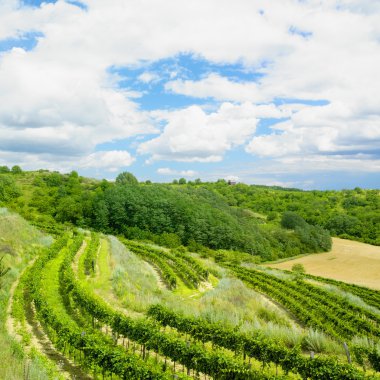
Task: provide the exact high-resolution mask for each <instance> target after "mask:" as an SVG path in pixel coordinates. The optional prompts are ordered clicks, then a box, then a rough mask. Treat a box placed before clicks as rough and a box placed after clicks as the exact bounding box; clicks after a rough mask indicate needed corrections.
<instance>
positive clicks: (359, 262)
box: [269, 238, 380, 289]
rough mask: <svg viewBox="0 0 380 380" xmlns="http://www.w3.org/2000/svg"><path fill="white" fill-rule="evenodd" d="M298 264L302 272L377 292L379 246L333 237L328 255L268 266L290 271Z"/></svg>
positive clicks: (379, 266) (322, 254)
mask: <svg viewBox="0 0 380 380" xmlns="http://www.w3.org/2000/svg"><path fill="white" fill-rule="evenodd" d="M297 263H299V264H302V265H303V266H304V267H305V270H306V273H309V274H312V275H316V276H323V277H327V278H332V279H335V280H339V281H345V282H349V283H353V284H357V285H362V286H367V287H370V288H373V289H380V247H378V246H373V245H369V244H365V243H360V242H357V241H351V240H345V239H339V238H333V246H332V250H331V251H330V252H325V253H318V254H312V255H308V256H304V257H301V258H297V259H294V260H288V261H283V262H281V263H277V264H270V265H269V266H270V267H271V268H278V269H287V270H290V269H291V268H292V266H293V265H294V264H297Z"/></svg>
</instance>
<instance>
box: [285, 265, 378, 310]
mask: <svg viewBox="0 0 380 380" xmlns="http://www.w3.org/2000/svg"><path fill="white" fill-rule="evenodd" d="M284 272H286V273H289V274H292V273H293V272H291V271H287V270H284ZM302 276H303V277H306V278H309V279H311V280H315V281H318V282H322V283H325V284H331V285H335V286H337V287H339V288H340V289H342V290H344V291H347V292H350V293H352V294H354V295H356V296H358V297H360V298H361V299H362V300H363V301H364V302H366V303H367V304H368V305H370V306H373V307H376V308H378V309H379V308H380V291H379V290H375V289H370V288H367V287H365V286H360V285H356V284H348V283H346V282H343V281H338V280H333V279H332V278H325V277H321V276H315V275H311V274H303V275H302Z"/></svg>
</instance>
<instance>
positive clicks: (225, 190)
mask: <svg viewBox="0 0 380 380" xmlns="http://www.w3.org/2000/svg"><path fill="white" fill-rule="evenodd" d="M202 186H203V187H207V188H208V189H209V190H212V191H215V192H217V193H218V194H220V195H222V196H223V197H224V199H225V200H226V201H227V202H228V203H229V204H230V205H232V206H238V207H242V208H247V209H251V210H253V211H255V212H261V213H264V214H266V215H267V216H268V217H269V218H268V220H272V219H271V218H272V215H273V214H272V213H273V212H276V213H280V214H283V213H284V212H289V211H291V212H295V213H297V214H298V215H299V216H300V217H302V218H303V219H304V220H305V221H306V222H307V223H309V224H311V225H314V226H321V227H323V228H326V229H328V230H329V231H330V232H331V233H332V234H333V235H337V236H341V237H345V238H350V239H353V240H359V241H363V242H367V243H370V244H376V245H380V193H379V190H364V189H360V188H356V189H354V190H341V191H331V190H329V191H316V190H313V191H300V190H297V189H284V188H279V187H275V186H274V187H267V186H255V185H245V184H237V185H235V186H227V185H226V184H225V183H223V182H219V181H218V182H217V183H209V184H202ZM301 224H302V222H301ZM301 227H302V226H301ZM291 228H294V227H291Z"/></svg>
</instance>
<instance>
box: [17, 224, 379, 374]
mask: <svg viewBox="0 0 380 380" xmlns="http://www.w3.org/2000/svg"><path fill="white" fill-rule="evenodd" d="M116 248H117V249H119V250H123V251H122V252H124V253H123V254H119V256H118V254H117V253H116ZM126 255H129V256H126ZM126 257H128V258H130V259H129V260H125V258H126ZM121 259H124V260H125V266H124V267H122V270H121V269H120V268H115V266H117V265H119V264H120V263H121V262H122V261H120V263H119V261H118V260H121ZM211 261H212V260H211V259H210V258H207V259H206V258H204V257H201V256H199V255H197V254H194V253H191V252H189V251H188V250H187V249H185V248H177V249H168V248H162V247H159V246H155V245H151V244H148V243H143V242H137V241H133V240H127V239H124V238H120V239H116V238H115V237H112V238H111V237H107V236H105V235H101V234H99V233H88V232H85V231H81V232H78V231H74V230H72V231H70V230H68V231H66V232H63V233H61V234H57V235H56V239H55V241H54V243H53V244H52V245H51V246H50V247H47V248H44V249H42V250H41V251H39V252H38V255H37V257H36V258H35V259H34V260H32V261H31V262H30V263H29V265H28V266H27V267H26V269H25V270H24V271H23V272H22V275H21V276H20V277H19V279H18V283H17V287H16V288H15V290H14V293H13V297H12V308H11V313H12V318H13V322H14V327H15V331H16V333H17V335H18V336H19V339H20V340H21V342H22V345H23V346H24V349H25V350H27V349H28V347H30V346H31V345H32V344H33V343H32V342H33V340H34V337H33V334H34V333H33V332H32V331H31V329H30V328H29V327H28V326H29V325H30V323H31V320H33V321H35V323H36V325H37V326H38V328H39V329H40V330H41V331H42V332H43V333H44V334H46V336H47V337H48V340H49V341H50V342H51V343H52V346H53V349H54V350H55V351H56V353H57V354H56V356H58V354H59V355H61V356H62V357H64V358H66V359H67V363H68V364H67V365H66V366H65V368H62V369H60V370H58V372H57V373H56V374H54V375H51V378H60V377H62V378H70V377H71V378H74V375H73V373H74V372H75V378H82V379H90V378H93V379H111V378H112V379H173V378H174V379H242V380H243V379H337V380H338V379H339V380H341V379H353V380H354V379H380V373H379V372H380V365H379V363H380V345H379V343H378V342H379V337H380V310H379V308H378V306H379V298H380V296H379V292H377V291H375V290H371V289H368V288H363V287H359V286H355V285H349V284H346V283H340V282H338V281H334V280H328V279H324V278H320V277H315V276H303V277H302V278H300V277H294V276H293V274H292V273H291V272H286V271H274V270H271V271H270V270H265V269H264V268H262V267H258V266H252V264H249V265H248V264H247V265H241V264H237V263H234V262H233V260H232V261H229V260H224V261H222V262H216V261H215V260H214V261H213V262H211ZM132 263H133V264H132ZM120 265H121V264H120ZM133 265H141V268H143V265H145V266H146V268H148V269H149V270H150V271H151V273H154V274H155V275H156V276H157V277H158V278H160V280H161V282H162V289H160V290H156V291H155V293H156V295H155V297H156V298H154V297H152V299H150V301H149V302H148V301H147V302H146V304H144V305H143V306H141V305H140V306H139V308H138V309H137V308H135V309H134V308H133V307H128V305H130V304H128V303H127V304H126V303H123V296H122V295H121V294H123V293H121V291H120V289H119V291H115V286H116V285H115V284H118V286H119V287H120V286H121V285H120V283H118V282H117V283H116V282H112V281H114V279H113V278H112V273H116V272H117V273H119V276H120V275H121V276H123V277H125V278H123V280H125V281H127V278H128V276H129V275H131V276H133V275H136V270H135V267H133V268H134V269H133V271H131V272H129V270H131V266H133ZM128 266H129V267H130V268H129V269H128ZM105 267H107V268H105ZM105 269H107V270H106V271H105ZM148 269H147V270H148ZM132 272H134V273H132ZM141 275H142V276H147V275H146V274H143V272H141ZM102 276H103V277H104V278H102ZM109 277H111V278H109ZM152 278H154V276H152ZM227 279H232V280H233V281H236V282H237V283H239V286H240V287H241V289H243V287H245V288H244V289H246V290H244V291H245V292H249V293H247V294H250V295H252V294H254V295H255V297H257V298H258V299H259V298H263V297H264V296H265V299H266V300H270V301H268V302H272V303H275V304H276V305H278V309H276V308H275V307H274V306H273V308H272V310H274V311H273V312H272V313H273V314H274V315H276V318H277V319H278V321H277V322H278V323H279V324H281V323H282V324H283V325H284V326H291V325H295V326H296V329H297V330H294V331H298V334H299V337H298V340H297V339H296V340H295V341H292V340H290V339H288V340H286V339H282V338H281V337H280V336H276V335H272V336H268V335H266V334H265V333H264V331H265V329H263V328H262V327H261V328H260V327H259V326H258V325H257V322H256V324H254V323H253V324H252V325H250V328H249V329H243V328H241V326H239V324H237V325H234V324H233V323H229V322H224V323H221V322H218V321H217V320H212V318H209V317H207V314H202V313H198V314H197V313H192V312H191V310H188V311H187V312H186V307H188V309H191V305H193V307H194V308H196V306H195V305H196V304H197V302H198V303H201V302H202V300H203V299H206V301H207V297H211V295H212V294H213V292H217V291H219V292H221V291H222V290H220V289H219V288H220V287H221V284H222V283H223V281H226V280H227ZM149 281H150V280H149V279H148V277H146V279H145V282H149ZM239 281H240V282H239ZM143 283H144V279H143V280H142V282H141V284H140V285H139V287H140V288H141V287H142V286H143V285H142V284H143ZM124 284H125V283H124ZM327 284H328V285H329V286H331V285H333V286H334V287H336V288H339V289H340V290H341V291H342V292H346V293H349V294H351V295H355V296H356V297H360V299H361V300H362V303H358V304H355V303H353V302H351V301H350V299H349V298H347V297H344V296H343V295H341V294H338V293H336V292H332V291H330V290H329V288H328V287H326V285H327ZM124 291H125V292H132V293H133V292H134V291H136V290H133V291H132V290H128V289H124ZM124 294H125V293H124ZM220 294H224V296H226V294H227V293H220ZM236 297H238V295H236ZM176 303H177V304H178V305H176ZM211 303H214V299H212V301H211ZM184 305H185V306H186V305H187V306H186V307H184ZM215 310H217V306H215ZM276 310H278V313H280V311H279V310H281V313H282V314H281V315H282V316H281V318H283V320H281V318H280V317H279V316H278V315H277V312H276ZM231 312H232V310H231ZM247 312H248V313H249V310H248V311H247ZM266 313H267V314H268V313H269V312H268V311H266ZM258 315H264V316H265V310H264V311H263V309H260V310H259V312H258ZM263 318H264V317H263ZM266 318H267V322H268V328H270V327H269V326H270V325H271V323H272V325H273V321H272V322H270V321H269V320H268V318H269V317H268V316H266ZM271 318H275V317H274V316H273V315H272V316H271ZM269 319H270V318H269ZM283 328H284V329H285V327H283ZM288 328H289V329H290V327H288ZM313 332H314V333H318V334H320V335H321V336H322V338H323V339H324V342H325V343H326V342H327V343H328V344H327V343H326V344H325V346H323V345H322V347H320V348H318V347H316V346H315V345H314V346H313V345H312V344H311V342H310V336H311V334H312V333H313ZM326 345H327V346H326ZM48 356H49V355H48ZM49 360H50V361H52V362H53V364H54V360H55V359H54V355H50V358H49ZM55 364H56V365H57V364H58V363H55Z"/></svg>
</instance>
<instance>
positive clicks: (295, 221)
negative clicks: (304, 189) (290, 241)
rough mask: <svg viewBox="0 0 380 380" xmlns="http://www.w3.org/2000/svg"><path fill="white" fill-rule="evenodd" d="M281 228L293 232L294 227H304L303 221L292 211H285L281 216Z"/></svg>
mask: <svg viewBox="0 0 380 380" xmlns="http://www.w3.org/2000/svg"><path fill="white" fill-rule="evenodd" d="M281 226H282V227H284V228H287V229H289V230H294V229H295V228H296V227H305V226H306V222H305V220H304V219H303V218H302V217H301V216H299V215H298V214H296V213H295V212H293V211H285V212H284V213H283V215H282V219H281Z"/></svg>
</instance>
